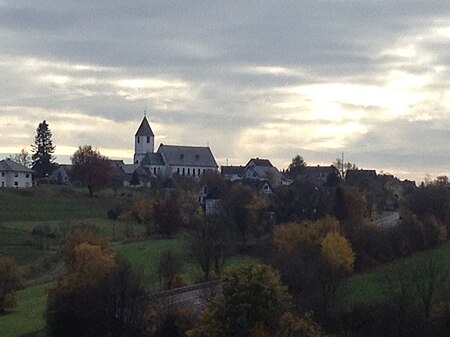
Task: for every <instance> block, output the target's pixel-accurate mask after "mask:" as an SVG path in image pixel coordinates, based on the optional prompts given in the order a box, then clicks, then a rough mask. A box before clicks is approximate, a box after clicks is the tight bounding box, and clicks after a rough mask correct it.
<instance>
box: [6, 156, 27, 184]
mask: <svg viewBox="0 0 450 337" xmlns="http://www.w3.org/2000/svg"><path fill="white" fill-rule="evenodd" d="M32 186H33V171H32V170H30V169H29V168H27V167H25V166H23V165H21V164H19V163H16V162H14V161H12V160H9V159H5V160H1V161H0V187H15V188H28V187H32Z"/></svg>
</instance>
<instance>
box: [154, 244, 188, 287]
mask: <svg viewBox="0 0 450 337" xmlns="http://www.w3.org/2000/svg"><path fill="white" fill-rule="evenodd" d="M182 272H183V265H182V263H181V259H180V256H179V255H178V254H176V253H173V252H172V251H170V250H166V251H164V252H163V253H162V254H161V256H160V257H159V263H158V276H159V284H160V287H161V288H164V289H172V287H173V285H174V284H173V283H174V281H175V278H176V277H177V276H179V275H180V274H181V273H182ZM175 286H178V285H177V284H175Z"/></svg>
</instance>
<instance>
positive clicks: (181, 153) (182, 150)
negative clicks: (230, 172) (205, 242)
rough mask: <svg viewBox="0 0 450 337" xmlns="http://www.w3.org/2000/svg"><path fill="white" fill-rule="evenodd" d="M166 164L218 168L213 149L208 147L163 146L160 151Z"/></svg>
mask: <svg viewBox="0 0 450 337" xmlns="http://www.w3.org/2000/svg"><path fill="white" fill-rule="evenodd" d="M158 153H160V154H161V156H162V158H163V160H164V162H165V163H166V164H168V165H171V166H199V167H211V168H218V166H217V163H216V160H215V159H214V156H213V154H212V152H211V149H210V148H209V147H206V146H179V145H164V144H161V145H160V146H159V149H158Z"/></svg>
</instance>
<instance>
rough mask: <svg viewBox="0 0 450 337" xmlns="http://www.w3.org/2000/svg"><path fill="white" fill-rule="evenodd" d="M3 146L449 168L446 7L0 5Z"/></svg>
mask: <svg viewBox="0 0 450 337" xmlns="http://www.w3.org/2000/svg"><path fill="white" fill-rule="evenodd" d="M0 41H1V43H0V78H1V81H0V125H1V126H2V127H1V132H0V153H2V154H6V153H17V152H19V151H20V149H22V148H28V150H30V144H32V143H33V142H34V136H35V134H36V128H37V125H38V124H39V123H40V122H41V121H42V120H46V121H47V122H48V124H49V126H50V129H51V131H52V133H53V143H54V145H55V146H56V155H57V157H58V160H57V161H59V162H67V161H68V160H69V158H70V155H71V154H73V152H74V151H75V150H76V149H77V147H78V146H79V145H84V144H90V145H92V146H94V147H96V148H98V149H99V150H100V152H101V153H102V154H105V155H107V156H109V157H112V158H120V159H125V161H126V162H128V163H129V162H131V161H132V157H133V151H134V133H135V132H136V129H137V128H138V126H139V124H140V122H141V120H142V117H143V113H144V111H146V113H147V117H148V119H149V121H150V124H151V127H152V129H153V131H154V133H155V135H156V138H155V143H156V144H159V143H164V144H174V145H201V146H205V145H209V146H210V147H211V150H212V151H213V153H214V155H215V157H216V159H217V162H218V164H219V165H225V164H226V163H227V162H228V163H229V164H230V165H243V164H245V163H246V162H247V161H248V160H249V158H252V157H259V158H268V159H270V160H271V161H272V163H273V164H274V165H276V166H277V167H278V168H279V169H283V168H286V167H287V166H288V164H289V162H290V161H291V159H292V158H293V157H294V156H296V155H297V154H299V155H301V156H303V158H304V159H305V160H306V162H307V163H308V164H309V165H329V164H331V163H332V162H333V161H335V159H336V158H338V157H341V153H342V152H344V153H345V161H349V162H352V163H355V164H356V165H357V166H358V167H360V168H366V169H376V170H377V171H383V172H385V173H392V174H395V175H397V176H398V177H400V178H402V179H406V178H408V179H414V180H418V181H421V180H423V179H424V178H425V177H427V176H429V177H435V176H437V175H442V174H446V175H450V113H449V110H450V100H449V98H450V86H449V82H450V76H449V75H450V1H448V0H446V1H433V0H427V1H425V0H423V1H415V0H395V1H392V0H378V1H368V0H357V1H356V0H354V1H353V0H347V1H344V0H327V1H324V0H304V1H300V0H297V1H290V0H283V1H280V0H273V1H268V0H258V1H256V0H246V1H238V0H228V1H223V0H222V1H215V0H207V1H206V0H196V1H186V0H178V1H172V0H163V1H154V0H145V1H141V0H135V1H122V0H108V1H105V0H102V1H99V0H89V1H87V0H80V1H64V0H40V1H21V0H14V1H6V0H0Z"/></svg>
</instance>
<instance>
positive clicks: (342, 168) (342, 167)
mask: <svg viewBox="0 0 450 337" xmlns="http://www.w3.org/2000/svg"><path fill="white" fill-rule="evenodd" d="M332 165H333V166H334V167H336V168H337V170H338V171H339V173H340V174H341V175H342V178H345V174H346V173H347V171H349V170H357V169H358V166H356V164H355V163H350V162H347V163H346V162H343V161H342V159H341V158H336V161H335V162H333V164H332Z"/></svg>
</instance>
